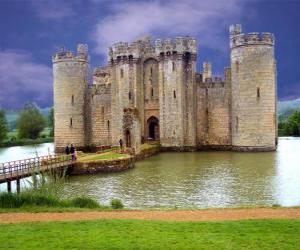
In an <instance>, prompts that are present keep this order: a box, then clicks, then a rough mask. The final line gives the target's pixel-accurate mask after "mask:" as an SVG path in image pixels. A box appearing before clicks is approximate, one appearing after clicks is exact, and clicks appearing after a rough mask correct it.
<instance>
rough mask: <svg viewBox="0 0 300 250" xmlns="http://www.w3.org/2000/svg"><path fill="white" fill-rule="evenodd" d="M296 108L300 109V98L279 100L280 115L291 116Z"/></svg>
mask: <svg viewBox="0 0 300 250" xmlns="http://www.w3.org/2000/svg"><path fill="white" fill-rule="evenodd" d="M295 110H300V98H299V99H295V100H289V101H279V102H278V115H280V116H281V117H282V118H284V119H285V118H287V117H289V116H290V115H291V114H292V113H293V112H294V111H295Z"/></svg>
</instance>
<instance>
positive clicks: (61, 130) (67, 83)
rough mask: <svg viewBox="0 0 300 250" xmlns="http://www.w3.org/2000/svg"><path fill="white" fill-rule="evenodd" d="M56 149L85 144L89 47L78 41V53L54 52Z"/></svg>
mask: <svg viewBox="0 0 300 250" xmlns="http://www.w3.org/2000/svg"><path fill="white" fill-rule="evenodd" d="M52 62H53V81H54V116H55V118H54V120H55V149H56V151H62V150H63V149H64V147H65V146H66V145H68V144H71V143H72V144H74V146H75V147H77V148H81V147H83V146H84V145H85V138H86V135H85V94H86V90H87V84H88V67H89V62H88V48H87V45H83V44H79V45H78V47H77V54H74V53H72V52H71V51H66V50H61V51H59V52H58V53H56V54H54V55H53V58H52Z"/></svg>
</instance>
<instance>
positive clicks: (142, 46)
mask: <svg viewBox="0 0 300 250" xmlns="http://www.w3.org/2000/svg"><path fill="white" fill-rule="evenodd" d="M151 53H154V47H153V45H152V44H151V39H150V37H144V38H141V39H138V40H136V41H134V42H132V43H130V44H129V43H127V42H118V43H115V44H114V45H113V46H112V47H110V48H109V52H108V56H109V60H110V61H111V60H127V59H139V58H141V57H143V56H144V55H145V54H151Z"/></svg>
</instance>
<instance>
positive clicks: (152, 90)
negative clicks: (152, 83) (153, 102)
mask: <svg viewBox="0 0 300 250" xmlns="http://www.w3.org/2000/svg"><path fill="white" fill-rule="evenodd" d="M153 94H154V92H153V88H151V96H153Z"/></svg>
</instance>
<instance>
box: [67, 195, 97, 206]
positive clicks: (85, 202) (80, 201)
mask: <svg viewBox="0 0 300 250" xmlns="http://www.w3.org/2000/svg"><path fill="white" fill-rule="evenodd" d="M70 203H71V206H72V207H80V208H98V207H99V204H98V202H97V201H95V200H93V199H92V198H88V197H77V198H74V199H72V200H71V201H70Z"/></svg>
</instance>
